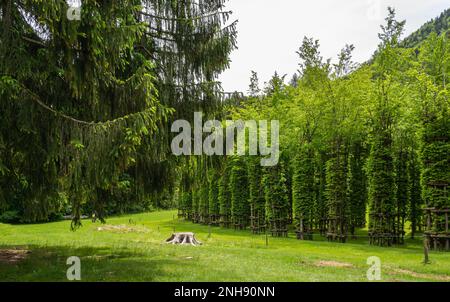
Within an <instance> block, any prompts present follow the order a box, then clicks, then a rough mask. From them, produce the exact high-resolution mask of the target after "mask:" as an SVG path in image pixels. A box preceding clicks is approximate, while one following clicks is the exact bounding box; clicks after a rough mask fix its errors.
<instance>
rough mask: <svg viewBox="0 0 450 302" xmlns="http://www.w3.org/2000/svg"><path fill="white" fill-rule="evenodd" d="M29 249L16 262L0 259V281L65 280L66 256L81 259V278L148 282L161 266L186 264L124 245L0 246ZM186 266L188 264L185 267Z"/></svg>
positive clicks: (159, 275) (158, 275)
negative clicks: (115, 246)
mask: <svg viewBox="0 0 450 302" xmlns="http://www.w3.org/2000/svg"><path fill="white" fill-rule="evenodd" d="M14 249H16V250H17V249H20V250H28V251H29V253H28V254H27V256H26V257H25V259H22V260H20V261H17V262H8V261H1V262H0V282H2V281H15V282H21V281H56V282H59V281H68V280H67V277H66V273H67V270H68V268H69V267H70V265H67V264H66V261H67V258H69V257H71V256H77V257H79V258H80V260H81V281H106V282H108V281H136V282H141V281H142V282H151V281H155V280H157V279H161V278H164V275H165V274H167V273H166V272H165V271H164V269H163V268H167V267H173V266H176V267H183V266H187V265H188V263H186V262H183V261H181V260H179V259H178V260H177V259H152V256H151V255H149V254H146V253H140V252H138V251H136V250H129V249H127V248H117V249H116V248H110V247H104V248H94V247H68V246H32V245H30V246H0V251H1V250H14ZM186 269H188V267H186Z"/></svg>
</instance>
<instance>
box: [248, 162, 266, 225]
mask: <svg viewBox="0 0 450 302" xmlns="http://www.w3.org/2000/svg"><path fill="white" fill-rule="evenodd" d="M247 168H248V182H249V184H248V185H249V202H250V227H251V229H252V232H253V233H254V234H260V233H263V232H264V231H265V227H266V221H265V219H266V218H265V214H266V213H265V211H266V209H265V203H266V200H265V198H264V187H263V185H262V173H263V169H262V167H261V165H260V159H259V158H258V157H253V158H249V159H248V160H247Z"/></svg>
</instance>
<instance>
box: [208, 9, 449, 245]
mask: <svg viewBox="0 0 450 302" xmlns="http://www.w3.org/2000/svg"><path fill="white" fill-rule="evenodd" d="M404 25H405V22H404V21H402V22H400V21H397V20H396V18H395V11H394V10H393V9H389V11H388V17H387V18H386V25H384V26H382V27H381V33H380V34H379V37H380V44H379V47H378V50H377V53H376V56H375V57H374V59H373V61H372V62H371V64H364V65H357V64H355V63H354V62H353V61H352V51H353V49H354V46H353V45H346V46H345V47H344V48H343V49H342V50H341V52H340V53H339V54H338V57H337V61H336V63H335V64H332V63H331V60H324V59H323V57H322V56H321V54H320V50H319V47H320V44H319V42H318V41H317V40H314V39H312V38H305V39H304V40H303V42H302V45H301V47H300V48H299V50H298V52H297V54H298V55H299V57H300V64H299V66H300V69H299V71H298V75H297V76H296V77H294V80H292V81H291V83H290V85H286V84H284V78H285V77H284V76H280V75H278V73H275V74H274V76H273V78H272V80H271V81H269V82H268V83H267V85H266V87H265V89H264V90H263V91H264V92H263V93H261V90H260V89H259V84H258V76H257V74H256V73H255V72H252V75H251V79H250V82H251V83H250V87H249V94H250V96H249V97H248V98H246V99H245V100H241V101H239V102H238V103H235V104H232V105H231V106H230V107H227V111H226V115H225V116H223V118H231V119H233V120H239V119H240V120H274V119H275V120H278V121H279V122H280V128H281V129H280V144H279V146H280V154H281V157H280V163H279V164H278V165H277V166H275V167H258V159H259V157H251V156H247V157H241V158H228V159H227V160H225V161H224V163H225V164H226V165H227V166H229V168H228V169H229V172H228V173H229V174H228V173H224V172H223V170H221V171H222V178H221V180H220V182H219V189H218V191H219V197H218V200H219V203H220V204H221V213H223V214H222V215H231V216H232V217H233V219H234V223H236V221H237V222H238V226H239V228H241V227H243V226H246V225H247V224H248V223H250V228H251V229H252V230H253V232H255V233H259V232H261V231H262V230H263V226H262V224H261V221H262V220H263V219H265V221H266V224H265V227H266V228H267V231H268V232H269V233H271V234H272V235H273V236H284V235H286V232H287V230H288V229H289V224H291V223H292V224H293V227H294V231H295V232H296V234H297V238H298V239H307V240H312V239H313V238H314V236H313V235H314V234H320V235H322V236H325V237H326V238H327V239H328V240H331V241H340V242H346V241H347V240H348V236H352V238H353V239H355V238H356V237H355V236H356V234H357V232H358V228H363V227H366V226H367V227H368V237H369V242H370V243H371V244H374V245H380V246H390V245H392V244H402V243H404V241H405V234H406V231H407V230H406V229H405V228H406V226H410V227H411V235H412V236H414V234H415V233H416V232H417V231H418V230H422V224H423V223H424V222H425V220H424V219H423V211H422V208H423V203H424V202H425V204H426V207H432V208H433V210H432V212H431V214H430V215H431V216H430V226H429V227H427V233H426V234H429V236H431V237H430V238H434V237H433V236H438V235H439V234H440V235H442V234H444V228H445V223H444V222H445V221H444V220H445V219H444V218H445V217H444V215H443V213H445V210H448V209H449V197H448V194H447V193H445V192H446V190H447V188H448V180H449V179H448V177H449V170H448V169H449V166H450V165H449V163H448V160H449V157H448V155H449V152H448V151H449V146H448V133H449V124H450V123H449V118H448V110H449V101H448V91H447V86H446V85H447V84H446V81H448V76H449V72H450V70H449V68H450V59H449V53H448V47H449V45H450V43H449V40H448V39H447V32H444V31H443V32H442V33H441V34H440V35H438V34H436V33H434V34H430V35H429V37H428V38H426V39H424V40H423V41H422V43H421V44H420V46H418V48H417V49H411V48H405V47H404V45H405V43H402V41H401V35H402V33H403V28H404ZM245 166H247V168H244V167H245ZM209 169H212V170H213V171H214V170H216V168H214V167H209ZM228 190H229V191H228ZM228 193H229V195H228ZM422 195H423V200H424V202H423V201H422ZM227 196H229V197H227ZM225 197H226V198H225ZM262 197H264V200H265V208H264V213H262V204H263V199H262ZM229 200H231V202H229ZM227 201H228V202H227ZM230 204H231V210H230V208H229V205H230ZM225 213H229V214H225ZM244 213H245V214H244ZM243 215H244V216H245V215H248V216H247V217H244V216H243ZM441 237H442V236H441ZM436 238H438V237H436ZM439 238H440V237H439ZM442 238H446V237H442ZM434 242H435V247H436V248H444V247H445V246H444V245H445V244H444V243H445V239H442V240H441V239H439V240H434ZM447 242H448V240H447Z"/></svg>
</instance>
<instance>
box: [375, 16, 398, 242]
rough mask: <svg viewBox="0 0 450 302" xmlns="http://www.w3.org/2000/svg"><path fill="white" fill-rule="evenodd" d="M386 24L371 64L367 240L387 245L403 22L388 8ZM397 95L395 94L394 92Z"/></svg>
mask: <svg viewBox="0 0 450 302" xmlns="http://www.w3.org/2000/svg"><path fill="white" fill-rule="evenodd" d="M386 21H387V26H382V33H381V34H379V37H380V39H381V44H380V47H379V51H378V54H377V56H376V58H375V63H374V73H375V74H374V76H375V78H376V79H375V91H374V108H373V115H372V116H371V123H372V125H371V126H372V129H371V149H370V156H369V162H368V181H369V184H368V186H369V204H370V220H369V236H370V243H371V244H375V245H381V246H389V245H391V244H392V243H393V242H394V237H395V234H396V232H397V231H398V230H396V229H395V216H396V200H395V182H394V181H395V177H394V162H393V155H392V144H393V137H392V131H393V126H394V121H395V117H396V108H397V107H396V102H397V101H398V100H397V97H398V94H399V93H400V92H401V91H400V87H399V85H398V84H396V83H395V80H394V79H393V77H394V76H395V72H396V68H397V67H398V61H399V59H400V56H399V55H398V42H399V38H400V35H401V33H402V32H403V27H404V24H405V22H404V21H403V22H398V21H396V20H395V11H394V10H393V9H392V8H389V16H388V17H387V19H386ZM396 94H397V95H396Z"/></svg>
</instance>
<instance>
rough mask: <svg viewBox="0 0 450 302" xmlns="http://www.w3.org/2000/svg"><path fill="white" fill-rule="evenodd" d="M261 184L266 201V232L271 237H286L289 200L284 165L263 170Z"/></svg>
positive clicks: (280, 164)
mask: <svg viewBox="0 0 450 302" xmlns="http://www.w3.org/2000/svg"><path fill="white" fill-rule="evenodd" d="M264 170H265V171H264V176H263V180H262V183H263V184H264V197H265V200H266V222H267V231H268V232H270V233H271V234H272V236H276V237H281V236H287V233H288V222H289V198H288V188H287V185H286V181H287V178H286V170H285V168H284V163H279V164H278V165H276V166H273V167H265V168H264Z"/></svg>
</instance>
